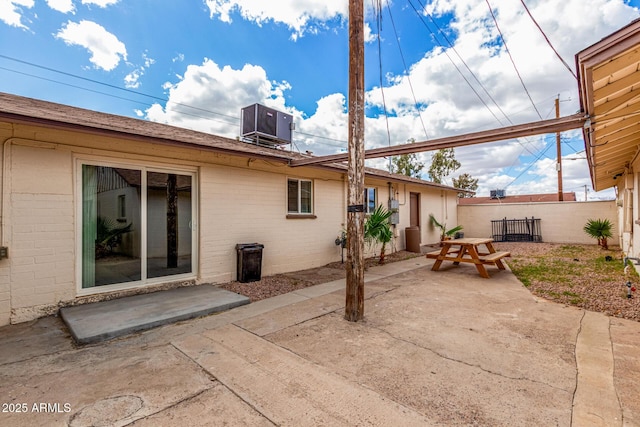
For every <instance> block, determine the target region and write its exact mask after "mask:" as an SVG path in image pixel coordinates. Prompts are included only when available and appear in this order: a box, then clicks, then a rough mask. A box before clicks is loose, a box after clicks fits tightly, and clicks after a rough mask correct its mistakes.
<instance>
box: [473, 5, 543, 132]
mask: <svg viewBox="0 0 640 427" xmlns="http://www.w3.org/2000/svg"><path fill="white" fill-rule="evenodd" d="M485 2H486V3H487V6H488V7H489V12H490V13H491V17H492V18H493V22H494V23H495V26H496V30H498V34H500V39H501V40H502V44H503V45H504V50H505V51H506V52H507V54H508V55H509V60H510V61H511V64H512V65H513V68H514V70H516V74H517V75H518V79H520V83H521V84H522V88H523V89H524V91H525V92H526V93H527V96H528V97H529V101H531V105H533V109H534V110H536V113H538V117H540V120H542V116H541V115H540V112H539V111H538V108H537V107H536V104H535V102H533V99H531V94H530V93H529V89H527V86H526V85H525V84H524V80H522V76H521V75H520V71H518V67H516V63H515V61H514V60H513V56H511V51H510V50H509V47H508V46H507V41H506V39H505V38H504V36H503V35H502V31H500V26H499V25H498V20H497V19H496V15H495V14H494V13H493V9H492V8H491V4H490V3H489V0H485Z"/></svg>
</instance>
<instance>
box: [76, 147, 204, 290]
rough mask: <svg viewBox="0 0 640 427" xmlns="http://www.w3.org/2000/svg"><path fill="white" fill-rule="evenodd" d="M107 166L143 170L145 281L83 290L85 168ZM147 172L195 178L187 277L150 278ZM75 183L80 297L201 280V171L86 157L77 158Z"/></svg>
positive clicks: (142, 239)
mask: <svg viewBox="0 0 640 427" xmlns="http://www.w3.org/2000/svg"><path fill="white" fill-rule="evenodd" d="M83 165H91V166H104V167H111V168H125V169H133V170H139V171H140V173H141V180H142V181H141V194H140V198H141V200H142V203H141V211H140V221H141V230H140V243H141V248H140V262H141V277H142V279H141V280H138V281H132V282H125V283H115V284H111V285H103V286H94V287H90V288H83V287H82V262H83V260H82V227H83V218H82V215H83V214H82V194H83V188H82V185H83V184H82V166H83ZM147 172H159V173H176V174H181V175H189V176H191V272H190V273H184V274H176V275H172V276H161V277H152V278H149V277H147V262H146V260H147ZM74 174H75V176H74V180H75V188H76V194H75V204H76V206H75V209H76V251H75V252H76V254H75V258H76V295H77V296H86V295H95V294H101V293H107V292H113V291H119V290H127V289H136V288H141V287H145V286H149V285H154V284H160V283H170V282H179V281H184V280H193V279H196V278H197V277H198V271H199V263H198V247H199V231H198V224H199V222H198V200H199V194H200V193H199V189H198V168H195V167H191V168H190V167H187V166H185V167H182V166H177V167H176V166H173V165H171V166H167V165H164V164H154V163H151V162H127V161H126V160H122V161H120V160H116V161H111V160H103V159H102V158H96V157H89V156H82V157H76V158H75V168H74Z"/></svg>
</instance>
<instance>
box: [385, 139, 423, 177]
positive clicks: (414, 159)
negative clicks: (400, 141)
mask: <svg viewBox="0 0 640 427" xmlns="http://www.w3.org/2000/svg"><path fill="white" fill-rule="evenodd" d="M407 142H408V143H412V142H415V140H414V139H413V138H412V139H410V140H408V141H407ZM423 168H424V163H422V162H421V161H420V160H418V155H417V154H416V153H410V154H401V155H399V156H394V157H393V158H392V159H391V172H393V173H398V174H400V175H406V176H410V177H412V178H420V175H421V173H422V169H423Z"/></svg>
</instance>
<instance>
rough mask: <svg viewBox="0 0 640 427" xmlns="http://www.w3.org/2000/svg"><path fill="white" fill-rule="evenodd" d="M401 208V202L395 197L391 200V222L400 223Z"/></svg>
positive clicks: (393, 223)
mask: <svg viewBox="0 0 640 427" xmlns="http://www.w3.org/2000/svg"><path fill="white" fill-rule="evenodd" d="M399 209H400V202H398V201H397V200H394V199H391V200H389V211H391V216H390V217H389V222H390V223H391V224H392V225H398V224H400V212H398V210H399Z"/></svg>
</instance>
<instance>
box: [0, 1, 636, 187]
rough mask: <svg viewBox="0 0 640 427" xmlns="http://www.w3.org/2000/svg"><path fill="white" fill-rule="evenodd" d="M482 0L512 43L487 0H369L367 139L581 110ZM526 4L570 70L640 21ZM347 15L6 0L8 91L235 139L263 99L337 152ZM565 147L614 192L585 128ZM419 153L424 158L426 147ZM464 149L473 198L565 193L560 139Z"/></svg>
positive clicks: (209, 5) (323, 4) (569, 81)
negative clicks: (598, 168)
mask: <svg viewBox="0 0 640 427" xmlns="http://www.w3.org/2000/svg"><path fill="white" fill-rule="evenodd" d="M488 3H489V4H490V5H491V9H492V10H493V13H494V15H495V17H496V21H497V23H498V26H499V28H500V30H501V32H502V36H503V37H504V38H502V37H501V36H500V34H499V33H498V31H497V29H496V24H495V22H494V20H493V18H492V16H491V14H490V10H489V7H488V6H487V1H479V0H394V1H389V2H387V0H381V1H380V2H378V1H365V8H366V15H367V16H366V27H367V28H366V31H367V35H368V37H367V39H368V40H367V46H366V78H365V80H366V89H367V121H366V125H365V126H366V134H367V136H366V148H374V147H379V146H386V145H389V144H392V145H393V144H400V143H404V142H406V141H407V140H409V139H410V138H413V139H415V140H418V141H423V140H426V139H432V138H437V137H442V136H448V135H454V134H462V133H467V132H475V131H478V130H483V129H489V128H495V127H501V126H506V125H508V124H510V123H513V124H517V123H525V122H530V121H535V120H538V119H539V118H540V117H542V118H543V119H547V118H551V117H554V115H555V110H554V100H555V98H556V97H558V96H559V98H560V101H561V102H560V105H561V113H562V114H563V115H569V114H573V113H574V112H576V111H577V110H578V108H579V105H578V94H577V82H576V80H575V78H574V77H573V76H572V75H571V73H570V72H569V71H568V70H567V69H566V68H565V66H564V65H563V64H562V62H561V61H560V60H559V59H558V58H557V57H556V56H555V54H554V53H553V51H552V49H551V48H550V47H549V46H548V45H547V43H546V42H545V41H544V38H543V36H542V35H541V33H540V32H539V30H538V29H537V28H536V27H535V25H534V24H533V22H532V20H531V18H529V16H528V15H527V14H526V11H525V9H524V7H523V5H522V2H518V1H515V0H490V1H489V2H488ZM376 4H380V5H381V11H382V13H381V15H379V16H380V17H381V19H377V15H376V13H375V9H376V7H375V5H376ZM525 4H526V5H527V7H528V8H529V10H530V11H531V14H532V15H533V17H534V18H535V19H536V21H537V22H538V24H539V25H540V26H541V27H542V29H543V30H544V31H545V34H546V35H547V37H548V38H549V39H550V41H551V43H552V44H553V45H554V47H555V48H556V50H557V51H558V52H559V54H560V55H561V56H562V58H563V59H564V60H565V61H566V62H567V63H568V64H569V65H570V67H571V68H575V59H574V57H575V54H576V53H577V52H579V51H580V50H582V49H584V48H586V47H588V46H589V45H591V44H593V43H595V42H596V41H598V40H599V39H601V38H602V37H605V36H606V35H608V34H610V33H612V32H614V31H616V30H617V29H619V28H620V27H622V26H624V25H626V24H628V23H629V22H631V21H632V20H633V19H636V18H638V17H640V12H639V10H638V7H640V0H633V1H623V0H525ZM347 12H348V2H347V1H346V0H306V1H304V2H301V1H297V0H280V1H274V2H265V1H262V0H185V1H180V2H178V1H162V2H159V1H152V0H135V1H133V0H0V91H2V92H8V93H13V94H17V95H22V96H28V97H33V98H38V99H45V100H49V101H54V102H59V103H64V104H70V105H75V106H79V107H83V108H88V109H92V110H97V111H103V112H108V113H114V114H120V115H125V116H132V117H139V118H143V119H147V120H154V121H159V122H163V123H169V124H173V125H176V126H183V127H187V128H191V129H196V130H201V131H205V132H212V133H215V134H220V135H225V136H229V137H235V136H236V135H237V134H238V133H239V127H240V125H239V116H240V109H241V108H242V107H244V106H247V105H250V104H253V103H256V102H258V103H262V104H266V105H269V106H271V107H273V108H276V109H279V110H282V111H287V112H290V113H292V114H293V115H294V116H295V122H296V126H297V129H296V133H295V134H294V144H293V146H292V148H293V149H294V150H299V151H302V152H304V151H307V150H309V151H313V152H314V153H315V154H316V155H322V154H329V153H334V152H339V151H341V150H344V149H345V148H346V145H347V144H346V139H347V112H346V96H347V95H346V94H347V77H348V75H347V71H348V31H347V30H348V22H347V19H348V17H347ZM438 28H439V29H440V30H441V31H439V30H438ZM378 36H379V38H378ZM503 40H506V46H505V43H504V42H503ZM507 48H508V51H509V52H510V53H511V56H512V57H513V60H514V63H515V68H517V70H518V73H520V76H521V78H522V82H524V86H523V83H521V82H520V79H519V78H518V74H517V73H516V70H515V69H514V65H513V64H512V63H511V61H510V60H509V55H508V52H507ZM381 85H382V88H383V90H382V91H381V90H380V87H381ZM525 88H526V91H525ZM527 92H528V95H527ZM529 97H530V98H531V100H532V101H533V103H532V102H531V100H530V99H529ZM383 99H384V103H383ZM385 106H386V110H387V111H388V113H389V118H388V119H385V116H384V114H382V112H383V111H384V109H385V108H384V107H385ZM534 106H535V107H534ZM190 107H191V108H190ZM536 110H537V111H536ZM562 149H563V157H564V158H565V159H566V160H565V161H564V162H563V173H564V190H565V191H575V192H576V193H577V196H578V198H579V199H582V198H584V191H585V185H587V188H588V189H589V190H590V192H589V194H588V198H589V199H594V198H611V197H613V192H612V191H611V190H609V191H605V192H601V193H594V192H593V190H592V189H591V185H590V179H589V173H588V170H587V167H586V161H585V160H584V153H581V150H583V149H584V143H583V142H582V138H581V135H580V134H579V133H578V132H566V133H564V134H563V144H562ZM420 156H421V159H422V160H423V161H424V162H425V163H426V164H427V165H428V164H429V162H430V153H423V154H421V155H420ZM456 157H457V158H458V160H459V161H460V162H461V163H462V168H461V169H460V170H458V171H457V172H456V173H454V175H453V176H454V177H455V176H457V175H459V174H461V173H470V174H471V175H472V176H474V177H475V178H478V179H479V180H480V181H479V184H480V188H479V191H478V195H479V196H485V195H488V194H489V191H490V190H492V189H506V191H507V194H526V193H554V192H556V191H557V175H556V172H555V136H554V135H543V136H539V137H530V138H521V139H519V140H513V141H504V142H496V143H491V144H484V145H479V146H473V147H464V148H458V149H456ZM570 159H575V160H570ZM371 165H373V166H377V167H385V166H386V161H385V160H383V159H382V160H376V161H372V162H371ZM423 178H428V176H427V174H426V171H425V173H424V174H423ZM450 179H451V177H450V178H449V181H448V182H449V183H450V182H451V181H450Z"/></svg>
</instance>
